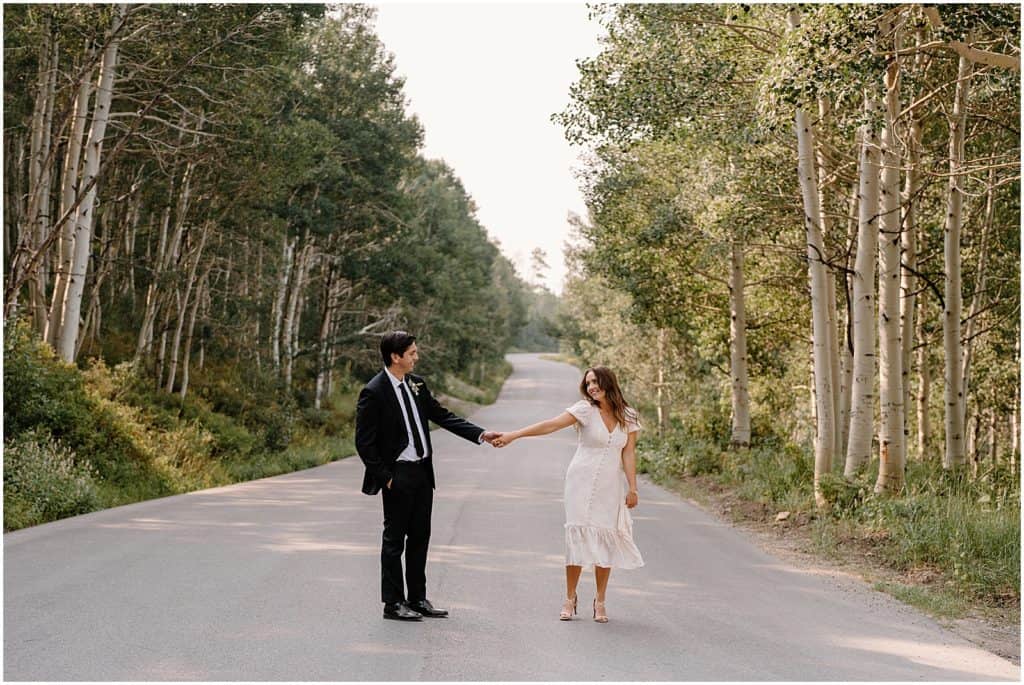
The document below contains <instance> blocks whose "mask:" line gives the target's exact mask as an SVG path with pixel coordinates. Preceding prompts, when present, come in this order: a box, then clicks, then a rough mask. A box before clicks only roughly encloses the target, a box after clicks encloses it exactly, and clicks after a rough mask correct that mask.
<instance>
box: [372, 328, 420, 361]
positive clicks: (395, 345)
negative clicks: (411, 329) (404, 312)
mask: <svg viewBox="0 0 1024 685" xmlns="http://www.w3.org/2000/svg"><path fill="white" fill-rule="evenodd" d="M414 342H416V336H415V335H409V334H408V333H406V332H405V331H391V332H390V333H388V334H387V335H385V336H384V337H383V338H381V339H380V356H381V358H382V359H384V366H386V367H388V368H391V355H392V354H397V355H398V356H399V357H401V356H402V355H403V354H405V351H406V350H408V349H409V347H411V346H412V344H413V343H414Z"/></svg>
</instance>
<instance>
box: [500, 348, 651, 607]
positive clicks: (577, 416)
mask: <svg viewBox="0 0 1024 685" xmlns="http://www.w3.org/2000/svg"><path fill="white" fill-rule="evenodd" d="M580 393H582V395H583V397H585V398H586V399H583V400H580V401H579V402H577V403H576V404H574V405H572V406H571V407H569V408H568V409H566V410H565V412H564V413H562V414H559V415H558V416H556V417H554V418H552V419H548V420H547V421H541V422H540V423H535V424H533V425H532V426H527V427H526V428H521V429H520V430H517V431H512V432H509V433H503V434H500V435H499V436H498V438H497V439H495V441H494V445H495V446H496V447H504V446H505V445H508V444H509V443H511V442H513V441H514V440H518V439H519V438H525V437H529V436H534V435H547V434H549V433H554V432H555V431H557V430H561V429H562V428H567V427H569V426H572V425H574V424H575V426H576V430H577V432H578V434H579V439H578V442H577V447H576V454H575V455H574V456H573V458H572V462H571V463H570V464H569V470H568V471H567V472H566V474H565V545H566V552H565V589H566V593H565V596H566V600H565V604H564V605H563V606H562V612H561V614H559V618H560V619H561V620H563V621H568V620H571V619H572V617H573V615H574V614H576V585H577V584H578V583H579V579H580V574H581V573H582V572H583V569H584V567H586V568H590V567H591V566H593V567H594V576H595V579H596V581H597V597H595V599H594V620H595V621H597V622H598V623H607V622H608V614H607V613H606V611H605V590H606V589H607V588H608V578H609V576H610V575H611V571H612V568H639V567H640V566H643V565H644V560H643V559H642V558H641V556H640V550H638V549H637V547H636V545H635V544H634V543H633V521H632V519H631V518H630V516H629V511H628V510H627V509H632V508H633V507H635V506H636V505H637V502H638V501H639V497H638V493H637V489H636V434H637V431H639V430H640V424H639V421H638V418H639V417H638V414H637V412H636V410H634V409H633V408H632V407H630V406H629V405H628V404H627V403H626V400H625V399H623V397H622V391H621V390H620V389H619V383H618V381H617V380H616V378H615V374H614V373H612V371H611V369H608V368H606V367H604V366H595V367H591V368H589V369H587V371H586V373H584V374H583V381H582V382H581V383H580ZM623 475H625V477H623Z"/></svg>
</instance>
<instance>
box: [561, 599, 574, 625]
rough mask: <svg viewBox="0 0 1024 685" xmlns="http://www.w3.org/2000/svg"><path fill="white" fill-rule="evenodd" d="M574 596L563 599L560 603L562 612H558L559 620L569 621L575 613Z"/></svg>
mask: <svg viewBox="0 0 1024 685" xmlns="http://www.w3.org/2000/svg"><path fill="white" fill-rule="evenodd" d="M576 599H577V598H576V597H573V598H572V599H567V600H565V603H564V604H562V612H561V613H560V614H558V620H559V621H571V620H572V617H573V616H574V615H575V614H576Z"/></svg>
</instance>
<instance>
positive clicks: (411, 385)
mask: <svg viewBox="0 0 1024 685" xmlns="http://www.w3.org/2000/svg"><path fill="white" fill-rule="evenodd" d="M422 387H423V384H422V383H417V382H416V381H412V380H410V381H409V388H410V389H412V394H413V395H415V396H416V397H419V396H420V388H422Z"/></svg>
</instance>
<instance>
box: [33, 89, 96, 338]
mask: <svg viewBox="0 0 1024 685" xmlns="http://www.w3.org/2000/svg"><path fill="white" fill-rule="evenodd" d="M91 97H92V70H91V69H90V70H88V71H87V72H86V73H85V75H84V76H83V77H82V81H81V83H80V84H79V86H78V94H77V95H76V97H75V104H74V108H75V113H74V118H73V120H72V122H71V136H70V138H69V139H68V143H67V149H66V151H65V154H64V170H63V172H62V174H61V195H60V214H59V215H60V216H64V215H65V214H67V212H68V209H70V208H71V207H72V206H73V205H74V204H75V199H76V198H77V196H78V172H79V165H80V161H81V156H82V138H83V136H84V135H85V124H86V121H87V120H88V116H89V99H90V98H91ZM77 217H78V212H74V213H73V214H71V215H70V216H69V217H68V218H67V220H65V221H64V223H62V224H61V225H60V226H55V227H54V230H59V231H60V240H59V241H58V242H57V260H58V261H57V275H56V278H55V279H54V283H53V295H52V296H51V299H50V311H49V314H48V316H47V324H46V333H45V336H44V338H45V340H46V342H47V343H49V344H50V346H51V347H54V348H56V346H57V340H58V338H59V337H60V322H61V313H62V309H63V306H64V294H65V293H66V292H67V285H68V278H69V276H70V275H71V258H72V254H73V249H74V240H75V225H76V224H77Z"/></svg>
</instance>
